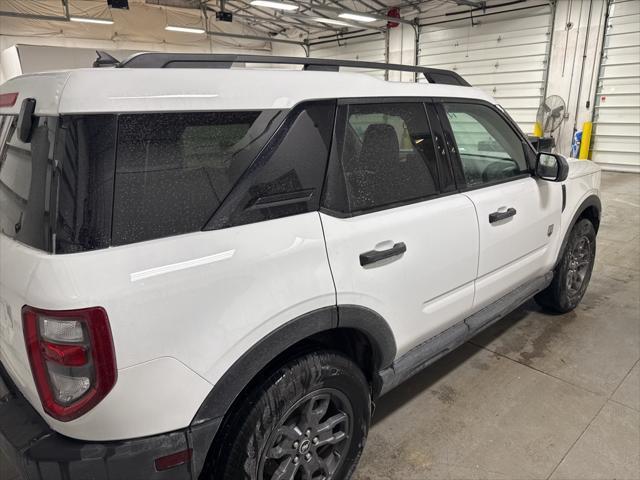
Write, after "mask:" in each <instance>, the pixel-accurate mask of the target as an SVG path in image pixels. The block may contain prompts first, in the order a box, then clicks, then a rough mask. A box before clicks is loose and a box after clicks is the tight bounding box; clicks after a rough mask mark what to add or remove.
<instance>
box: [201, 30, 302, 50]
mask: <svg viewBox="0 0 640 480" xmlns="http://www.w3.org/2000/svg"><path fill="white" fill-rule="evenodd" d="M207 35H211V36H212V37H230V38H240V39H243V40H260V41H264V42H277V43H287V44H289V45H299V46H301V47H304V46H305V43H304V42H297V41H295V40H286V39H284V38H273V37H261V36H259V35H244V34H241V33H227V32H214V31H210V30H207Z"/></svg>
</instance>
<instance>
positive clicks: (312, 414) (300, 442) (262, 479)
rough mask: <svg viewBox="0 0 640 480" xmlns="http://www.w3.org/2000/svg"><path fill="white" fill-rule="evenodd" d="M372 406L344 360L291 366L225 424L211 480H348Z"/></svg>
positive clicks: (333, 356) (315, 359) (321, 357)
mask: <svg viewBox="0 0 640 480" xmlns="http://www.w3.org/2000/svg"><path fill="white" fill-rule="evenodd" d="M370 405H371V400H370V394H369V385H368V383H367V381H366V379H365V377H364V375H363V374H362V372H361V371H360V369H359V368H358V366H357V365H356V364H355V363H353V362H352V361H351V360H350V359H348V358H346V357H344V356H343V355H341V354H338V353H334V352H312V353H309V354H307V355H304V356H301V357H299V358H296V359H294V360H291V361H290V362H288V363H286V364H285V365H283V366H282V367H280V368H278V369H277V370H276V371H275V372H274V373H273V374H272V375H270V376H269V377H267V378H266V379H265V381H264V382H262V383H261V384H258V385H256V388H254V389H253V391H252V392H250V393H249V395H248V396H247V398H246V399H244V401H243V403H242V405H241V406H240V407H239V408H238V410H237V411H236V412H235V414H232V416H231V417H230V418H229V421H228V422H227V425H226V428H225V430H224V432H223V435H224V437H223V439H222V440H223V441H222V442H220V443H219V444H218V445H219V448H220V450H221V451H220V452H219V454H218V456H217V457H218V460H217V462H216V463H217V465H215V466H214V468H215V472H214V474H213V476H211V477H209V478H214V479H225V480H227V479H234V480H235V479H242V480H316V479H325V480H346V479H348V478H350V477H351V475H352V473H353V471H354V470H355V467H356V465H357V462H358V460H359V458H360V455H361V453H362V449H363V448H364V443H365V440H366V436H367V432H368V429H369V422H370V419H371V409H370Z"/></svg>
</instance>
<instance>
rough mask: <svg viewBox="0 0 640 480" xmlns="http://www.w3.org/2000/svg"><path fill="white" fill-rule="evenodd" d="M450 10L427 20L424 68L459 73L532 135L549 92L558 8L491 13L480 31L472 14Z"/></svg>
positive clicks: (422, 56) (422, 53)
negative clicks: (553, 25) (548, 73)
mask: <svg viewBox="0 0 640 480" xmlns="http://www.w3.org/2000/svg"><path fill="white" fill-rule="evenodd" d="M447 9H448V10H446V11H442V12H437V13H438V14H439V15H437V16H436V15H434V13H435V12H433V13H432V14H431V15H430V16H429V17H427V18H424V19H422V20H421V28H420V38H419V44H418V45H419V51H418V64H419V65H425V66H430V67H438V68H446V69H450V70H455V71H457V72H458V73H459V74H460V75H462V76H463V77H464V78H465V79H466V80H467V81H468V82H469V83H471V84H472V85H473V86H475V87H479V88H481V89H482V90H485V91H486V92H487V93H489V94H490V95H492V96H493V97H495V98H496V99H497V100H498V103H500V104H501V105H502V106H503V107H504V108H505V109H506V110H507V111H508V112H509V114H510V115H511V116H512V117H513V119H514V120H515V121H516V122H517V123H518V124H519V125H520V128H522V129H523V130H524V131H525V132H526V133H531V132H533V126H534V123H535V121H536V112H537V110H538V106H539V105H540V103H541V102H542V99H543V96H544V92H545V85H546V76H547V65H548V64H549V61H548V60H549V53H550V46H551V32H552V20H553V11H552V7H550V6H549V5H548V4H542V3H541V4H540V5H539V6H535V5H534V6H532V7H527V8H526V9H523V8H518V9H516V10H514V9H512V10H511V11H496V9H492V10H489V9H487V14H485V15H483V14H482V13H479V14H477V15H474V16H473V23H474V26H471V23H472V20H471V19H470V16H469V14H468V13H467V14H464V18H460V16H461V15H462V14H457V15H454V12H460V8H459V7H447ZM456 18H459V19H456ZM440 19H444V20H440ZM452 19H453V20H452Z"/></svg>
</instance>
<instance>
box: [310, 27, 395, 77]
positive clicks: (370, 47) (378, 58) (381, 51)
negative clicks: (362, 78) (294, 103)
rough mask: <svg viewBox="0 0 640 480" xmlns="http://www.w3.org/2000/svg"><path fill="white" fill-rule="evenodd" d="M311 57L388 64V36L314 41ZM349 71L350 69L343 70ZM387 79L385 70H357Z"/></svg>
mask: <svg viewBox="0 0 640 480" xmlns="http://www.w3.org/2000/svg"><path fill="white" fill-rule="evenodd" d="M309 56H311V57H318V58H334V59H338V60H359V61H361V62H380V63H387V62H388V60H387V59H388V46H387V35H386V34H385V33H384V32H380V33H364V34H360V35H355V36H353V37H351V38H347V39H344V38H341V37H336V38H324V37H320V38H318V39H314V40H313V41H312V43H311V45H310V47H309ZM343 70H344V71H349V69H343ZM356 71H358V72H360V73H368V74H370V75H373V76H375V77H378V78H381V79H385V78H386V72H385V71H384V70H363V69H358V70H356Z"/></svg>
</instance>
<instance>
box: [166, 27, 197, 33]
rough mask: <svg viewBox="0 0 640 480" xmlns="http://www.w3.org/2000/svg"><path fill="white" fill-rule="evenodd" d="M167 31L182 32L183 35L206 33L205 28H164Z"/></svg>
mask: <svg viewBox="0 0 640 480" xmlns="http://www.w3.org/2000/svg"><path fill="white" fill-rule="evenodd" d="M164 29H165V30H169V31H170V32H182V33H198V34H202V33H204V28H191V27H176V26H174V25H167V26H166V27H164Z"/></svg>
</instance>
